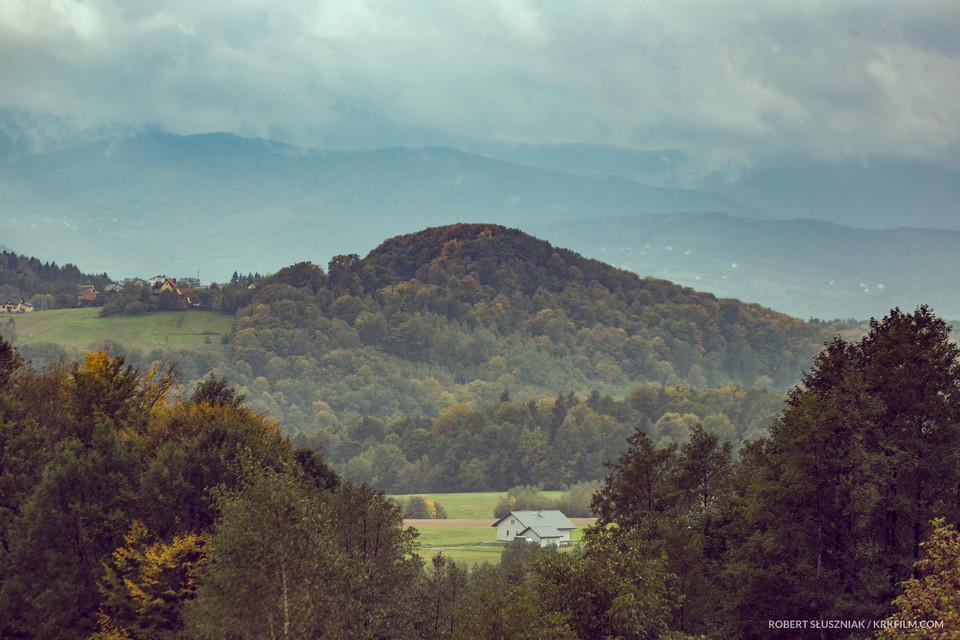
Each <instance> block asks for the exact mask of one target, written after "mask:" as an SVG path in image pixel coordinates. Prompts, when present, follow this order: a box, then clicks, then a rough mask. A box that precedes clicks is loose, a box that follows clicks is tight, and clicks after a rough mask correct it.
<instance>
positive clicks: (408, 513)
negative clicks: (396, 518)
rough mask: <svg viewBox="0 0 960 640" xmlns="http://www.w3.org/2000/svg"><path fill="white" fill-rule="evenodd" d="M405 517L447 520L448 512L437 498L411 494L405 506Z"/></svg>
mask: <svg viewBox="0 0 960 640" xmlns="http://www.w3.org/2000/svg"><path fill="white" fill-rule="evenodd" d="M403 517H404V518H410V519H412V520H446V518H447V512H446V510H445V509H444V508H443V507H442V506H441V505H440V503H439V502H437V501H436V500H433V499H431V498H424V497H423V496H411V498H410V499H409V500H407V504H406V506H405V507H404V508H403Z"/></svg>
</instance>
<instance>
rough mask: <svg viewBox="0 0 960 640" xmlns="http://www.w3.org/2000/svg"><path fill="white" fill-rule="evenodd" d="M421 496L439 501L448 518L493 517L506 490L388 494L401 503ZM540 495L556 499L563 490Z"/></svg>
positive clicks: (544, 492) (504, 496)
mask: <svg viewBox="0 0 960 640" xmlns="http://www.w3.org/2000/svg"><path fill="white" fill-rule="evenodd" d="M414 495H417V496H423V497H424V498H430V499H432V500H435V501H436V502H439V503H440V506H442V507H443V508H444V510H445V511H446V512H447V517H448V518H450V519H452V520H453V519H459V518H491V519H492V518H493V510H494V509H495V508H496V506H497V503H498V502H500V500H501V499H502V498H506V497H507V492H506V491H483V492H478V493H411V494H405V495H392V496H390V497H391V498H393V499H394V500H396V501H397V502H399V503H401V504H403V503H404V502H406V501H407V500H408V499H410V497H411V496H414ZM540 495H541V496H543V497H544V498H547V499H549V500H558V499H559V498H560V497H561V496H562V495H563V491H541V492H540Z"/></svg>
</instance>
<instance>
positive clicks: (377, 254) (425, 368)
mask: <svg viewBox="0 0 960 640" xmlns="http://www.w3.org/2000/svg"><path fill="white" fill-rule="evenodd" d="M237 315H238V320H237V323H236V326H235V330H234V333H233V335H232V336H231V339H230V348H231V353H232V356H233V360H234V365H235V371H234V372H230V371H225V372H224V373H234V374H236V376H237V380H238V381H239V382H240V383H241V384H242V385H243V386H244V387H245V391H248V392H249V393H250V397H251V400H253V401H255V402H256V404H258V405H261V406H262V407H263V408H264V409H266V410H269V411H271V413H273V414H274V415H277V416H278V417H283V418H284V422H285V423H287V424H288V425H290V426H291V427H293V428H294V429H296V428H298V427H299V428H301V429H303V428H307V429H309V428H310V427H311V425H313V426H315V425H317V424H323V422H324V420H327V419H329V418H324V417H323V415H329V416H333V415H335V416H338V417H343V416H344V415H347V414H348V413H350V412H356V413H358V414H361V415H378V416H382V417H385V418H387V417H395V416H398V415H437V413H438V412H439V411H440V410H441V409H442V408H444V407H446V406H450V405H451V404H454V403H467V404H472V405H474V406H480V405H483V404H485V403H488V402H492V401H495V400H496V398H497V397H499V396H500V394H502V393H503V392H504V391H507V392H509V393H510V394H511V395H512V396H513V397H516V398H518V399H523V400H526V399H530V398H537V397H543V396H545V395H555V394H556V393H558V392H561V391H562V392H571V391H574V392H577V393H581V394H589V393H590V392H591V391H592V390H594V389H599V390H601V391H602V392H604V393H610V394H613V395H616V396H624V395H626V394H627V393H629V391H630V390H631V389H633V388H635V387H637V386H642V385H647V384H660V385H666V386H673V385H682V386H686V387H689V388H692V389H704V388H708V387H716V386H720V385H724V384H729V383H739V384H744V385H748V386H750V385H756V386H761V387H770V388H786V387H787V386H789V385H790V384H792V383H793V382H795V381H796V380H797V379H798V378H799V376H800V373H801V370H802V369H803V368H804V367H805V366H807V365H808V364H809V363H810V361H811V359H812V356H813V355H814V354H815V353H816V352H817V351H818V350H819V349H820V347H821V345H822V344H823V342H824V341H825V339H826V336H825V335H824V333H823V329H822V328H821V327H819V326H817V325H812V324H808V323H806V322H803V321H801V320H798V319H795V318H791V317H789V316H786V315H784V314H780V313H776V312H773V311H771V310H769V309H765V308H763V307H760V306H759V305H754V304H752V305H747V304H743V303H741V302H739V301H736V300H720V299H717V298H716V297H714V296H712V295H710V294H706V293H699V292H696V291H693V290H692V289H689V288H684V287H679V286H676V285H673V284H671V283H669V282H666V281H664V280H656V279H651V278H645V279H641V278H639V277H638V276H637V275H635V274H633V273H630V272H628V271H623V270H620V269H616V268H614V267H611V266H609V265H606V264H604V263H601V262H598V261H595V260H587V259H585V258H583V257H582V256H580V255H578V254H576V253H574V252H572V251H568V250H565V249H559V248H555V247H552V246H551V245H550V244H549V243H547V242H544V241H541V240H538V239H536V238H533V237H531V236H529V235H527V234H524V233H522V232H520V231H518V230H515V229H507V228H504V227H500V226H496V225H486V224H457V225H452V226H446V227H437V228H431V229H426V230H424V231H421V232H418V233H413V234H409V235H405V236H399V237H396V238H391V239H389V240H387V241H385V242H384V243H383V244H382V245H380V246H379V247H378V248H376V249H374V250H373V251H372V252H370V254H369V255H367V256H366V257H364V258H362V259H361V258H360V257H359V256H356V255H347V256H345V255H341V256H336V257H335V258H333V260H331V261H330V263H329V265H328V270H327V271H326V272H324V271H323V269H321V268H320V267H317V266H316V265H312V264H310V263H300V264H297V265H293V266H291V267H288V268H285V269H282V270H281V271H280V272H278V273H276V274H274V275H273V276H270V277H268V278H265V279H263V280H262V281H260V282H259V283H258V286H257V289H256V292H255V293H254V294H253V298H252V301H251V304H249V305H248V306H246V307H244V308H242V309H241V310H240V311H239V312H238V314H237ZM258 400H259V401H258Z"/></svg>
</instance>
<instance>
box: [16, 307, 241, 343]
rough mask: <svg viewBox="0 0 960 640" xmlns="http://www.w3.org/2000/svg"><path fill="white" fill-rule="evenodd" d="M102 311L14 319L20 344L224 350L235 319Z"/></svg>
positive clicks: (211, 314)
mask: <svg viewBox="0 0 960 640" xmlns="http://www.w3.org/2000/svg"><path fill="white" fill-rule="evenodd" d="M99 311H100V310H99V309H95V308H91V309H57V310H53V311H34V312H33V313H26V314H22V315H17V316H14V327H15V328H16V333H17V340H16V343H17V344H18V345H29V344H37V343H41V342H52V343H56V344H62V345H70V346H74V347H77V348H78V349H80V350H84V349H88V348H90V346H91V345H99V344H103V343H104V342H106V341H108V340H109V341H113V342H118V343H120V344H122V345H123V346H124V347H126V348H128V349H129V348H142V349H144V350H149V349H152V348H162V347H164V346H171V345H189V346H190V347H191V348H194V349H211V350H216V349H223V345H222V344H221V336H223V335H224V334H228V333H229V332H230V330H231V329H232V328H233V322H234V318H233V317H232V316H227V315H224V314H221V313H216V312H213V311H159V312H156V313H148V314H144V315H142V316H125V315H114V316H108V317H106V318H101V317H99V315H98V314H99Z"/></svg>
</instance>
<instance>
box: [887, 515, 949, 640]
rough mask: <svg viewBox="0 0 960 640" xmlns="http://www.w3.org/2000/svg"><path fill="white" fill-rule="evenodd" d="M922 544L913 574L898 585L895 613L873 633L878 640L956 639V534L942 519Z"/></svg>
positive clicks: (935, 521)
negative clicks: (880, 628)
mask: <svg viewBox="0 0 960 640" xmlns="http://www.w3.org/2000/svg"><path fill="white" fill-rule="evenodd" d="M931 526H932V527H933V530H932V531H931V532H930V535H929V536H928V537H927V540H926V541H925V542H923V543H922V545H921V546H922V547H923V555H922V557H921V558H920V560H918V561H917V562H916V564H915V565H914V573H915V575H914V576H913V577H911V578H909V579H908V580H906V581H905V582H903V583H902V584H901V587H902V588H903V593H902V594H900V595H899V596H898V597H897V599H896V600H894V601H893V604H894V606H895V607H897V609H898V610H897V611H896V613H894V614H893V615H892V616H890V617H889V618H887V619H886V620H885V621H884V622H883V625H884V627H886V628H884V629H882V630H881V631H880V633H878V634H877V638H878V639H881V640H950V639H952V638H957V637H960V533H958V532H957V529H956V527H955V526H954V525H952V524H946V522H945V521H944V519H943V518H938V519H936V520H934V521H933V522H932V523H931Z"/></svg>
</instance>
